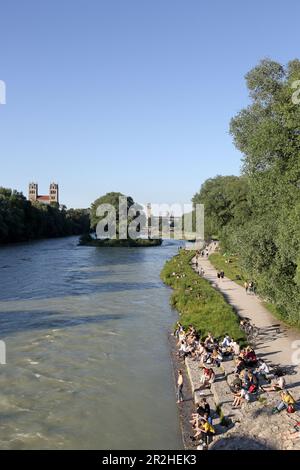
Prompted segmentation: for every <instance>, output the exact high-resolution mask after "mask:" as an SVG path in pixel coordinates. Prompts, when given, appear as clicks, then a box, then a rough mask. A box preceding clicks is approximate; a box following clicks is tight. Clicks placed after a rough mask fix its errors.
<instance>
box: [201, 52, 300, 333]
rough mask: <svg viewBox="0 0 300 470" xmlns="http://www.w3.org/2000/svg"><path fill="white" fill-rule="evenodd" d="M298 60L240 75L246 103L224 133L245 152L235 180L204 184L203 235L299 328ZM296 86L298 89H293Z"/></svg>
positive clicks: (264, 63) (264, 64)
mask: <svg viewBox="0 0 300 470" xmlns="http://www.w3.org/2000/svg"><path fill="white" fill-rule="evenodd" d="M298 80H300V61H298V60H294V61H292V62H290V63H289V64H288V65H287V67H283V66H281V65H280V64H278V63H276V62H273V61H271V60H263V61H262V62H261V63H260V64H259V65H258V66H257V67H255V68H254V69H253V70H251V71H250V72H249V73H248V74H247V75H246V81H247V85H248V89H249V91H250V97H251V104H250V105H249V106H248V107H247V108H246V109H243V110H241V111H240V112H239V113H238V114H237V116H235V117H234V118H233V119H232V121H231V125H230V132H231V134H232V136H233V138H234V142H235V145H236V146H237V148H238V149H239V150H240V151H241V152H242V153H243V175H242V176H241V177H239V178H238V177H216V178H214V179H212V180H208V181H207V182H206V183H205V184H204V185H203V186H202V188H201V190H200V192H199V193H198V194H197V195H196V196H195V197H194V200H195V201H200V202H204V204H205V205H206V229H207V231H206V235H207V236H211V235H218V236H219V237H220V240H221V242H222V245H223V249H224V250H226V251H230V252H231V253H236V254H238V256H239V260H240V263H241V268H242V270H244V271H245V272H246V273H248V274H249V276H250V277H251V278H253V279H254V280H255V281H256V284H257V287H258V290H259V292H260V293H261V294H262V296H263V297H264V298H265V299H266V300H267V301H269V302H271V303H273V304H274V305H275V306H276V307H277V310H278V311H279V313H280V314H281V316H282V317H283V318H284V319H285V320H286V321H288V322H289V323H291V324H295V325H300V236H299V234H300V104H298V101H297V100H296V101H295V99H294V100H293V99H292V96H293V94H295V84H296V85H297V81H298ZM298 88H299V83H298Z"/></svg>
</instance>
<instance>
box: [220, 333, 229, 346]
mask: <svg viewBox="0 0 300 470" xmlns="http://www.w3.org/2000/svg"><path fill="white" fill-rule="evenodd" d="M231 343H232V339H231V338H230V336H229V335H228V334H227V333H226V335H225V336H224V339H223V341H222V343H221V348H224V349H227V348H230V345H231Z"/></svg>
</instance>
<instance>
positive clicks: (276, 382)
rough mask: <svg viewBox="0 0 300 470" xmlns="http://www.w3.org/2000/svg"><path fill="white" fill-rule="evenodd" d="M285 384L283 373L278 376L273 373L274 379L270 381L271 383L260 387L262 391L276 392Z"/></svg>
mask: <svg viewBox="0 0 300 470" xmlns="http://www.w3.org/2000/svg"><path fill="white" fill-rule="evenodd" d="M285 386H286V382H285V378H284V376H283V375H281V376H278V375H275V377H274V379H273V380H272V382H271V385H269V386H267V387H266V386H263V387H261V388H262V389H263V391H264V392H267V393H268V392H278V391H280V390H283V389H284V388H285Z"/></svg>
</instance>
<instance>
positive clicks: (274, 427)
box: [185, 358, 300, 450]
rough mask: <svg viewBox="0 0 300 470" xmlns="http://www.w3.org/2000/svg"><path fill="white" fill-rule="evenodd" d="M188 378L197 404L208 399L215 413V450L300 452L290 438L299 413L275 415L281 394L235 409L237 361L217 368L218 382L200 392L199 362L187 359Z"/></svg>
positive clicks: (264, 395)
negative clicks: (232, 381)
mask: <svg viewBox="0 0 300 470" xmlns="http://www.w3.org/2000/svg"><path fill="white" fill-rule="evenodd" d="M185 365H186V369H187V375H188V377H189V380H190V383H191V389H192V392H193V399H194V402H195V403H197V402H198V401H199V400H200V399H201V397H203V396H205V397H206V399H207V401H208V403H209V404H210V407H211V409H212V410H213V415H212V416H213V418H214V420H213V424H214V426H215V429H216V437H215V438H214V440H213V443H212V444H211V446H210V449H214V450H217V449H219V450H225V449H226V450H229V449H232V450H246V449H253V450H263V449H264V450H269V449H282V450H287V449H299V448H300V439H298V440H293V441H291V440H289V439H287V432H289V431H292V430H293V428H294V426H295V424H296V423H297V422H299V421H300V415H299V411H296V412H295V413H294V414H288V413H287V412H286V411H285V410H284V411H282V412H281V413H279V414H275V415H273V414H272V408H273V407H274V406H276V404H278V402H279V395H278V393H275V392H272V393H269V394H266V393H263V394H261V395H260V396H259V397H253V399H252V401H251V402H250V403H244V404H243V405H242V407H241V408H240V409H232V400H233V395H232V392H231V390H230V383H231V380H232V378H233V375H232V372H233V370H234V361H226V362H223V363H222V365H221V367H220V368H214V371H215V373H216V380H215V382H214V383H213V384H212V386H211V388H210V389H205V390H204V391H201V392H200V391H199V387H200V375H201V371H200V368H199V363H198V361H194V360H192V359H190V358H186V360H185Z"/></svg>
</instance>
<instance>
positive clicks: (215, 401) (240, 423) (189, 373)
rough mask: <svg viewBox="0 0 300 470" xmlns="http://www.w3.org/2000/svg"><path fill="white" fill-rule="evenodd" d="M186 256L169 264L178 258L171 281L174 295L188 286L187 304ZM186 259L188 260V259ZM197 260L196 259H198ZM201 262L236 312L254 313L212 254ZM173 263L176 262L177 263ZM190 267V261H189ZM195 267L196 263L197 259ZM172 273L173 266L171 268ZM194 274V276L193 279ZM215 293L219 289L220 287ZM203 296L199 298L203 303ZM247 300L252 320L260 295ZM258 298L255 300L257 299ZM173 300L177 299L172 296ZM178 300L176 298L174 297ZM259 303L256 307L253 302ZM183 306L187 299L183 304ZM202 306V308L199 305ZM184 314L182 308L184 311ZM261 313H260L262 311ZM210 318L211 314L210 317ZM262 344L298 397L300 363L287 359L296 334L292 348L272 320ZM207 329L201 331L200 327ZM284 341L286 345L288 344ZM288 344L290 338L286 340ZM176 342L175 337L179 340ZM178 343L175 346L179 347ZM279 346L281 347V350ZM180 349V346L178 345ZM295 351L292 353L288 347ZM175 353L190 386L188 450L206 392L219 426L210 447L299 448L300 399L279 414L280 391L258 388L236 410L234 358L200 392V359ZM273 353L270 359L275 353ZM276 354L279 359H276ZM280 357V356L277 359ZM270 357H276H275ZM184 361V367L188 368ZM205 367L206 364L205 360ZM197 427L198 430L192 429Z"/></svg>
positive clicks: (182, 408) (185, 415)
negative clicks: (296, 434) (219, 269)
mask: <svg viewBox="0 0 300 470" xmlns="http://www.w3.org/2000/svg"><path fill="white" fill-rule="evenodd" d="M189 255H190V256H188V255H187V254H186V255H185V256H184V258H183V254H181V253H180V255H177V256H176V257H174V258H173V260H171V261H169V262H168V263H167V265H168V264H169V268H170V267H171V263H172V262H173V263H174V262H175V263H176V266H177V268H179V267H180V268H181V269H182V270H183V271H184V272H183V271H181V275H180V274H179V277H178V276H177V275H176V276H173V272H172V273H171V277H172V278H174V277H175V278H176V281H173V282H170V283H169V285H170V284H171V285H172V284H173V285H175V286H176V287H175V288H176V291H175V292H174V294H173V295H176V296H178V294H179V292H180V291H181V290H182V289H181V288H180V285H179V284H182V286H184V292H185V294H186V302H185V305H188V304H189V302H190V298H189V297H190V292H189V289H188V288H187V284H186V282H187V281H188V279H186V276H183V275H182V274H186V271H185V270H184V269H183V265H184V264H185V265H186V263H188V266H189V268H190V269H191V270H192V267H191V266H190V262H191V258H192V257H193V254H191V253H189ZM184 260H185V263H184ZM194 261H195V259H194ZM200 264H201V267H202V270H204V276H205V277H206V280H205V282H208V283H209V285H210V287H211V289H213V290H214V291H215V289H217V290H218V294H219V295H221V296H223V295H224V297H225V298H226V299H227V301H228V302H230V304H231V305H233V306H234V308H235V310H236V312H237V313H238V314H239V315H240V316H242V317H243V316H248V315H249V316H250V312H249V311H248V310H247V308H245V305H244V304H243V308H241V306H240V305H239V302H240V300H239V299H240V297H239V296H238V298H237V297H236V296H234V295H233V294H232V291H234V290H235V289H237V290H238V291H239V292H238V293H239V295H240V294H241V293H242V294H244V295H245V296H246V294H245V293H244V290H243V289H242V287H240V286H238V285H236V284H235V287H234V283H233V282H232V281H229V280H228V279H226V278H225V279H224V280H222V281H218V280H217V276H216V271H215V270H214V268H213V267H212V266H211V264H210V262H209V261H208V260H207V259H204V258H203V259H201V260H200ZM173 267H174V264H173ZM185 267H186V268H187V265H186V266H185ZM194 267H195V269H197V268H196V264H194ZM167 272H169V271H168V269H167ZM194 274H195V275H196V277H197V278H198V279H199V280H200V279H201V280H202V281H203V280H204V279H203V278H202V277H200V276H199V274H198V272H194ZM162 278H163V279H164V278H168V276H167V275H166V267H165V268H164V270H163V273H162ZM189 279H190V278H189ZM227 282H230V286H227ZM215 292H216V291H215ZM201 300H202V301H203V298H202V299H198V303H200V302H201ZM246 301H247V302H249V304H250V305H249V308H250V309H251V312H252V316H251V318H253V320H255V318H254V317H253V314H254V315H255V313H256V310H257V308H256V307H257V305H255V303H258V300H257V299H256V297H255V296H252V295H249V296H247V297H246ZM253 302H254V304H253ZM172 304H173V301H172ZM175 305H176V302H175ZM254 305H255V307H254ZM181 307H182V304H181ZM200 310H201V309H200ZM179 313H180V312H179ZM258 313H259V312H258ZM207 319H208V318H207ZM185 320H186V311H185V310H184V309H183V310H181V313H180V321H181V322H182V323H183V322H184V321H185ZM189 320H190V321H189V322H186V323H185V325H186V326H188V325H189V324H193V325H194V323H193V321H192V320H193V318H191V316H190V317H189ZM259 326H260V330H259V331H260V334H259V338H258V344H257V355H258V356H259V357H260V358H262V359H264V360H265V361H267V363H268V364H269V366H270V367H271V369H272V368H275V367H276V366H282V367H283V368H284V370H285V374H286V377H285V378H286V382H287V385H286V387H287V389H288V390H289V391H291V392H292V394H293V396H294V397H295V398H296V400H298V398H299V383H300V382H299V380H298V379H299V377H298V372H299V371H298V367H296V366H295V365H291V364H290V362H287V361H286V359H287V358H288V357H289V359H290V360H291V349H290V348H291V341H292V339H293V338H294V337H293V336H291V333H290V334H289V332H287V331H285V332H284V333H288V336H289V341H290V344H289V348H288V347H287V345H288V342H287V341H286V339H285V334H282V333H283V332H282V331H280V332H279V333H278V330H277V326H276V325H274V324H272V323H271V324H269V326H267V327H266V328H261V323H259ZM201 333H202V331H201ZM283 343H284V344H283ZM285 343H287V344H286V345H285ZM174 345H175V340H174ZM174 347H175V346H173V349H174ZM277 348H279V349H280V350H279V351H278V350H277ZM175 351H176V347H175ZM289 351H290V352H289ZM172 354H173V355H175V356H176V360H175V361H174V360H173V365H174V369H175V374H177V371H178V369H179V368H180V369H182V370H184V371H185V376H184V377H185V380H188V386H186V390H185V389H184V393H186V396H185V401H184V402H183V403H182V404H179V405H178V407H179V415H180V419H181V426H182V431H183V436H184V445H185V447H186V448H188V449H195V444H194V442H193V441H192V440H191V439H190V435H192V434H193V432H192V433H191V430H192V429H191V425H190V423H189V421H190V419H191V413H192V412H194V411H195V403H197V402H198V401H199V400H200V398H202V397H203V396H205V397H206V399H207V401H208V402H209V404H210V407H211V409H212V417H213V425H214V427H215V429H216V434H217V435H216V437H215V438H214V440H213V443H212V444H211V446H210V448H211V449H214V450H219V449H220V450H222V449H226V450H228V449H231V450H246V449H247V450H249V449H250V450H270V449H282V450H287V449H300V439H295V440H294V439H291V438H290V437H291V435H293V434H292V433H293V432H294V431H295V429H294V427H295V425H296V424H297V422H299V421H300V413H299V404H298V403H296V412H295V413H293V414H289V413H287V412H286V411H282V412H281V413H278V414H275V415H274V414H272V409H273V408H274V407H275V406H276V405H278V403H279V402H280V396H279V393H278V392H269V393H264V392H263V391H262V390H259V392H258V393H257V396H256V397H252V398H251V401H250V403H247V402H245V403H243V405H242V406H241V407H240V408H239V409H237V410H234V409H233V408H232V401H233V394H232V391H231V388H230V387H231V383H232V380H233V378H234V374H233V371H234V368H235V362H234V361H233V360H228V361H223V362H222V363H221V367H220V368H214V371H215V374H216V379H215V381H214V383H213V384H212V386H211V388H210V389H206V390H205V391H204V394H203V392H202V393H201V395H200V394H199V386H200V373H201V371H200V369H199V366H200V364H199V362H198V361H196V360H194V359H191V358H189V357H187V358H186V359H185V361H184V362H183V360H181V359H180V358H178V357H177V354H176V352H174V351H173V353H172ZM270 356H271V358H270ZM272 356H274V358H276V359H275V361H274V358H272ZM277 358H278V360H277ZM270 359H271V360H270ZM183 366H185V367H183ZM201 367H202V365H201ZM192 431H193V430H192Z"/></svg>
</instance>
